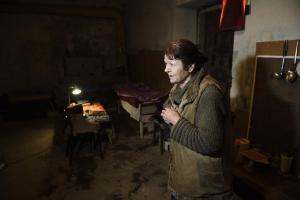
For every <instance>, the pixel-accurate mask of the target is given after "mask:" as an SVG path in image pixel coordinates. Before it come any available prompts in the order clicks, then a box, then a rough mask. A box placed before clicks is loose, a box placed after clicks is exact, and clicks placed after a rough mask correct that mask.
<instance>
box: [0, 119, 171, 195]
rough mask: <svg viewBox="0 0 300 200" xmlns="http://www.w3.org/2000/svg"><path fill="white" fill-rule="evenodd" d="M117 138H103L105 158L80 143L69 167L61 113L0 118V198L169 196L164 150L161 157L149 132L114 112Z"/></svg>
mask: <svg viewBox="0 0 300 200" xmlns="http://www.w3.org/2000/svg"><path fill="white" fill-rule="evenodd" d="M113 121H114V125H115V128H116V137H115V139H114V142H113V144H110V143H109V142H108V141H105V142H104V145H103V149H104V158H103V159H101V158H100V156H99V153H97V152H96V153H94V152H92V151H90V149H89V147H88V146H87V147H84V148H83V149H82V151H81V152H79V154H78V155H76V156H75V157H74V160H73V163H72V165H69V162H68V158H67V157H66V156H65V149H66V140H67V137H66V135H65V134H64V133H63V132H62V126H63V117H62V116H60V115H58V114H54V115H51V116H48V117H47V118H44V119H31V120H18V121H2V122H0V130H1V132H0V152H2V153H1V154H2V155H3V156H4V161H5V163H6V164H7V167H6V168H5V169H2V170H1V171H0V199H1V200H27V199H28V200H34V199H41V200H50V199H51V200H68V199H70V200H71V199H72V200H76V199H85V200H93V199H97V200H122V199H124V200H125V199H138V200H143V199H151V200H152V199H155V200H160V199H161V200H163V199H169V193H168V192H167V177H168V174H167V173H168V152H166V153H164V154H163V155H160V152H159V147H158V145H153V141H152V134H151V133H147V134H146V137H145V138H144V139H141V138H139V127H138V123H137V122H136V121H134V120H132V119H130V118H129V116H128V115H127V114H126V113H121V114H114V115H113Z"/></svg>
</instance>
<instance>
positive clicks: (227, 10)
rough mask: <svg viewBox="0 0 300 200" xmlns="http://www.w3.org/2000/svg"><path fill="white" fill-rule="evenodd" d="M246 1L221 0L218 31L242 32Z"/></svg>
mask: <svg viewBox="0 0 300 200" xmlns="http://www.w3.org/2000/svg"><path fill="white" fill-rule="evenodd" d="M246 5H247V0H222V10H221V15H220V24H219V29H220V30H221V31H237V30H243V29H244V27H245V13H246Z"/></svg>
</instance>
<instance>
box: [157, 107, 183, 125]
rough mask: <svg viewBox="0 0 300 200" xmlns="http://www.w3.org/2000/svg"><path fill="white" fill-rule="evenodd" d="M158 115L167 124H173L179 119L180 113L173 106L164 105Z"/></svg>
mask: <svg viewBox="0 0 300 200" xmlns="http://www.w3.org/2000/svg"><path fill="white" fill-rule="evenodd" d="M160 115H161V117H162V118H163V119H164V121H165V122H166V123H167V124H171V125H175V124H176V123H177V122H178V120H179V119H180V114H179V113H178V111H177V110H176V109H175V108H174V107H166V108H165V109H163V110H162V111H161V114H160Z"/></svg>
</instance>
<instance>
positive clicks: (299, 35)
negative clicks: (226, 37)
mask: <svg viewBox="0 0 300 200" xmlns="http://www.w3.org/2000/svg"><path fill="white" fill-rule="evenodd" d="M299 10H300V1H299V0H285V1H282V0H268V1H259V0H253V1H251V14H250V15H247V16H246V26H245V30H243V31H238V32H235V36H234V52H233V67H232V76H233V80H232V88H231V98H232V100H231V102H232V109H233V110H234V111H235V112H236V113H237V116H236V117H237V120H238V121H239V123H240V124H243V125H244V127H243V129H241V131H242V132H243V133H241V134H245V131H246V127H245V126H246V125H247V122H246V121H247V120H248V119H247V116H248V112H249V107H250V101H251V92H252V91H251V90H252V84H253V75H254V67H255V46H256V42H261V41H275V40H285V39H300V21H299V20H300V12H299Z"/></svg>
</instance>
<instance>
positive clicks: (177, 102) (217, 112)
mask: <svg viewBox="0 0 300 200" xmlns="http://www.w3.org/2000/svg"><path fill="white" fill-rule="evenodd" d="M164 61H165V65H166V66H165V72H166V73H167V74H168V76H169V80H170V82H171V84H174V86H173V88H172V89H171V91H170V94H169V98H168V100H167V101H166V102H165V104H164V109H163V110H162V112H161V116H162V118H163V119H164V121H165V122H166V123H168V124H170V125H171V126H172V128H171V133H170V137H171V154H170V167H169V183H168V187H169V190H170V192H171V194H172V198H173V199H178V200H179V199H184V200H186V199H187V200H189V199H236V196H235V195H234V193H233V192H232V189H231V184H230V173H229V170H228V167H226V166H227V163H228V162H227V161H228V160H227V159H225V158H226V155H227V154H228V152H227V150H226V147H227V146H228V145H229V142H226V141H229V138H230V137H229V135H227V134H228V132H227V129H228V128H227V127H228V126H227V124H228V119H229V117H228V98H227V97H226V95H225V94H224V90H223V88H222V87H221V86H220V84H219V83H218V81H216V80H215V79H214V78H212V77H211V76H210V75H208V74H207V72H206V71H205V70H204V68H203V65H204V63H205V62H206V61H207V58H206V57H205V56H204V55H203V54H202V53H200V52H199V51H198V49H197V47H196V46H195V45H194V44H193V43H192V42H191V41H188V40H184V39H180V40H175V41H172V42H171V43H170V44H169V45H168V46H167V48H166V50H165V56H164ZM227 144H228V145H227ZM227 149H229V148H227Z"/></svg>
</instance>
